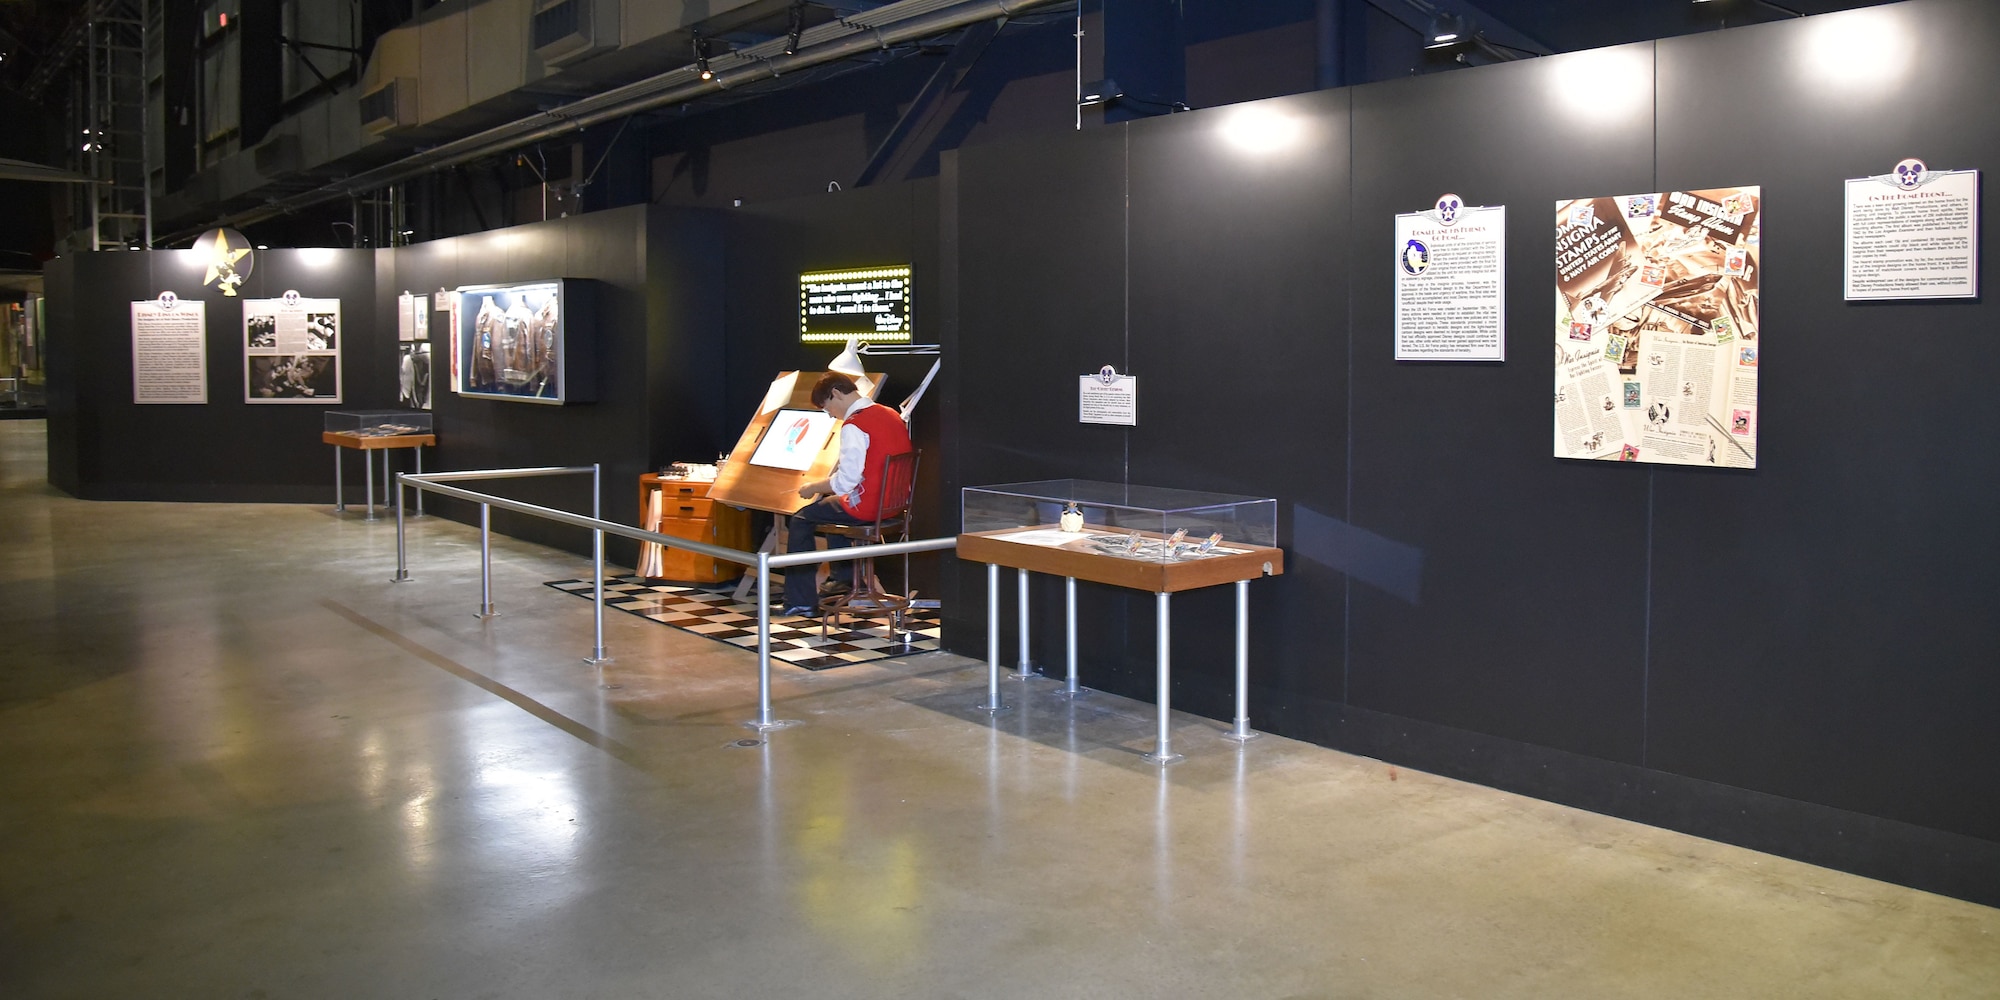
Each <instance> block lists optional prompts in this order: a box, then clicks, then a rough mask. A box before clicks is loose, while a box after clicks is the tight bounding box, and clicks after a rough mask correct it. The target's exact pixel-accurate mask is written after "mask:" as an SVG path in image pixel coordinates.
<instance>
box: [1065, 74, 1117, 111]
mask: <svg viewBox="0 0 2000 1000" xmlns="http://www.w3.org/2000/svg"><path fill="white" fill-rule="evenodd" d="M1124 96H1125V92H1124V91H1123V90H1120V89H1119V88H1118V81H1116V80H1113V79H1111V78H1110V77H1105V78H1104V79H1102V80H1093V81H1091V82H1089V83H1086V84H1084V85H1083V86H1082V87H1081V88H1079V89H1078V90H1077V92H1076V106H1077V107H1079V108H1087V107H1090V106H1091V105H1094V104H1110V103H1111V102H1112V101H1115V100H1117V99H1119V98H1121V97H1124Z"/></svg>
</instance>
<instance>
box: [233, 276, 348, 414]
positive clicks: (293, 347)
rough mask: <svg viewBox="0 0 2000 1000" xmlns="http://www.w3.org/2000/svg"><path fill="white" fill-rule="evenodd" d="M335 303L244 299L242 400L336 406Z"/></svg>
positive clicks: (290, 294) (288, 297)
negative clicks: (334, 404) (332, 404)
mask: <svg viewBox="0 0 2000 1000" xmlns="http://www.w3.org/2000/svg"><path fill="white" fill-rule="evenodd" d="M341 339H342V337H341V331H340V300H339V299H309V298H305V297H303V296H301V295H300V294H299V293H298V292H295V291H287V292H286V293H285V294H284V295H283V296H282V297H279V298H275V299H244V300H243V401H244V402H246V403H338V402H340V401H341V400H340V393H341V384H340V342H341Z"/></svg>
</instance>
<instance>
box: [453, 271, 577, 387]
mask: <svg viewBox="0 0 2000 1000" xmlns="http://www.w3.org/2000/svg"><path fill="white" fill-rule="evenodd" d="M593 285H594V283H593V282H591V281H588V280H583V279H577V278H556V279H551V280H546V281H527V282H519V283H516V284H509V285H465V286H461V287H460V288H459V289H458V300H459V303H458V310H457V312H456V314H455V315H456V317H457V326H456V329H454V330H453V341H454V343H453V350H454V352H455V354H456V356H457V358H458V365H457V366H456V370H455V371H454V372H453V377H454V379H455V384H454V385H453V389H454V390H455V391H457V392H458V393H459V394H461V395H465V396H476V397H482V398H486V399H504V400H512V401H516V402H523V403H554V404H563V403H583V402H589V401H590V400H591V399H593V398H594V395H593V394H594V391H595V383H596V374H597V373H596V371H595V368H596V365H595V356H596V351H595V345H594V344H593V342H592V340H593V338H592V337H591V336H590V333H591V331H592V330H593V329H594V328H595V325H596V301H595V300H596V295H595V293H594V291H593Z"/></svg>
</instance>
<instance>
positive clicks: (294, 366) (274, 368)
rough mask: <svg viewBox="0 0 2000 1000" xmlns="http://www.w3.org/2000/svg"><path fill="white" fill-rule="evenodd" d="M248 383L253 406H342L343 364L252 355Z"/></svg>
mask: <svg viewBox="0 0 2000 1000" xmlns="http://www.w3.org/2000/svg"><path fill="white" fill-rule="evenodd" d="M249 380H250V400H249V401H250V402H253V403H272V402H303V403H338V402H340V360H339V359H338V358H334V357H331V356H328V355H323V354H322V355H315V354H270V355H253V356H252V357H251V358H250V370H249Z"/></svg>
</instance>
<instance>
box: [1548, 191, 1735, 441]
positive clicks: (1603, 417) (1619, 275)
mask: <svg viewBox="0 0 2000 1000" xmlns="http://www.w3.org/2000/svg"><path fill="white" fill-rule="evenodd" d="M1760 208H1761V191H1760V189H1759V188H1755V187H1737V188H1717V189H1711V190H1704V191H1666V192H1656V193H1651V194H1630V195H1619V196H1616V197H1607V198H1578V199H1575V200H1571V201H1562V202H1557V203H1556V220H1555V222H1556V309H1555V312H1556V323H1555V363H1556V371H1555V417H1554V425H1555V455H1556V457H1557V458H1587V459H1601V460H1607V461H1621V462H1657V463H1664V464H1669V465H1711V466H1719V467H1730V468H1756V466H1757V365H1758V361H1759V360H1760V358H1759V354H1760V351H1761V349H1762V346H1763V341H1762V338H1761V337H1760V336H1759V332H1760V331H1759V322H1758V321H1759V309H1758V282H1759V278H1760V270H1761V268H1760V264H1761V260H1762V257H1761V249H1760V246H1759V243H1760V228H1759V227H1760V215H1761V212H1760Z"/></svg>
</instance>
